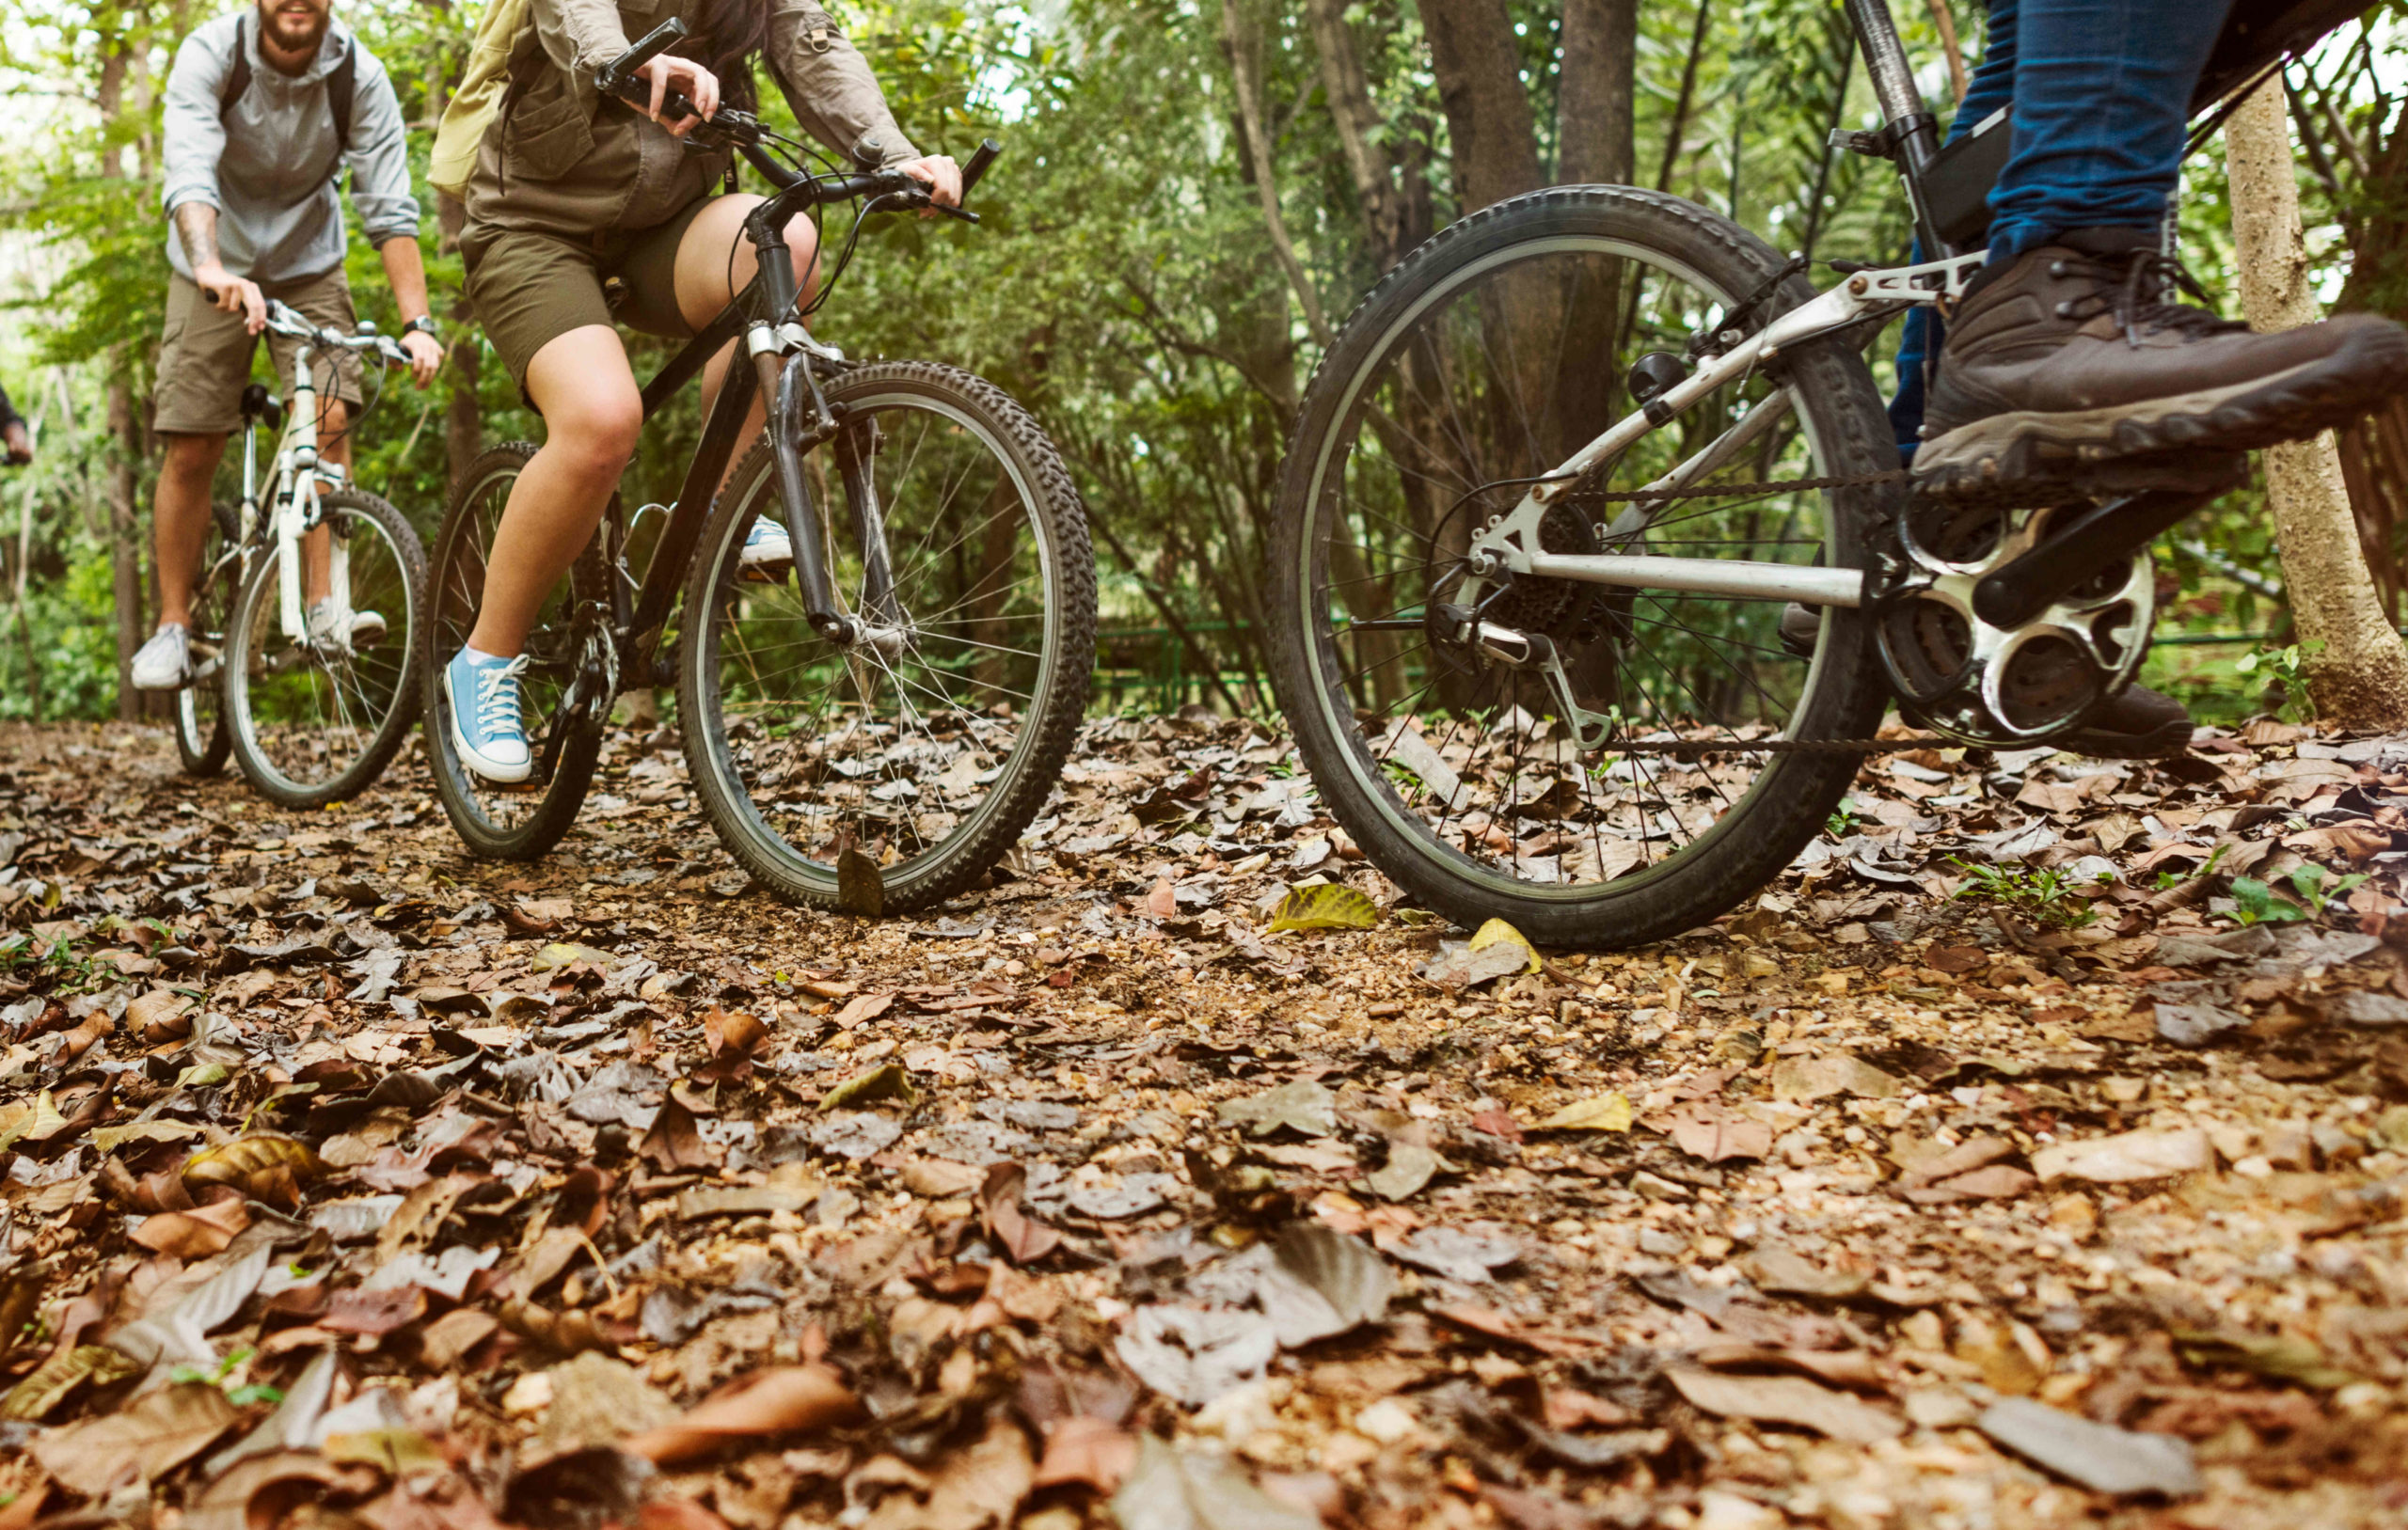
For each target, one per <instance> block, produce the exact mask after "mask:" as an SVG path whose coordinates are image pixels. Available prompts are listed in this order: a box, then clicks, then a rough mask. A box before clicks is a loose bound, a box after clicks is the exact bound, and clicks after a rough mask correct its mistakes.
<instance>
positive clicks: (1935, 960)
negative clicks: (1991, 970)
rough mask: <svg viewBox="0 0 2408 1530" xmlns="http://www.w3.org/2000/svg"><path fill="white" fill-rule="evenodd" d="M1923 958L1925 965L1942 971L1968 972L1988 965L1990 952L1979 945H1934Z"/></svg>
mask: <svg viewBox="0 0 2408 1530" xmlns="http://www.w3.org/2000/svg"><path fill="white" fill-rule="evenodd" d="M1923 959H1924V965H1925V966H1926V967H1931V968H1936V969H1938V970H1941V971H1942V972H1970V971H1972V970H1973V969H1974V968H1976V967H1987V966H1988V965H1989V959H1990V954H1989V953H1988V952H1987V951H1984V950H1983V949H1982V948H1981V947H1979V946H1934V947H1932V948H1931V950H1930V951H1929V952H1927V953H1925V955H1924V958H1923Z"/></svg>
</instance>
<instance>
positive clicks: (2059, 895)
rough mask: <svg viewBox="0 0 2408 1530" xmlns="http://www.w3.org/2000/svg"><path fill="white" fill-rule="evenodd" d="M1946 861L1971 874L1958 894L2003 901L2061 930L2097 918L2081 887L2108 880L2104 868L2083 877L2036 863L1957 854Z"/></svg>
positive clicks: (2097, 913)
mask: <svg viewBox="0 0 2408 1530" xmlns="http://www.w3.org/2000/svg"><path fill="white" fill-rule="evenodd" d="M1948 863H1949V864H1950V865H1952V866H1955V867H1957V868H1958V869H1959V870H1961V871H1963V872H1964V873H1965V875H1966V876H1967V877H1968V878H1970V880H1968V881H1967V882H1966V883H1965V885H1964V886H1963V887H1960V888H1958V889H1957V894H1956V895H1957V897H1960V898H1986V899H1988V900H1989V901H1990V902H1992V903H2003V904H2004V905H2006V906H2007V907H2010V908H2012V909H2014V910H2015V911H2016V912H2017V913H2020V914H2021V915H2022V916H2023V917H2024V918H2026V919H2029V920H2031V921H2032V922H2033V923H2036V924H2049V925H2053V926H2055V927H2056V928H2058V929H2061V930H2078V929H2081V928H2082V927H2083V925H2085V924H2089V923H2092V922H2094V921H2096V920H2097V919H2098V918H2099V912H2098V910H2097V909H2095V908H2093V907H2090V900H2089V899H2087V898H2084V897H2083V896H2082V890H2083V888H2085V887H2089V886H2094V885H2096V884H2097V883H2099V882H2104V881H2108V880H2111V877H2110V875H2109V874H2107V873H2105V872H2101V873H2100V874H2099V875H2098V876H2096V877H2092V878H2084V877H2080V876H2072V875H2067V874H2066V873H2064V872H2061V871H2056V870H2053V869H2044V868H2040V867H2035V866H1977V865H1975V864H1973V863H1972V861H1969V860H1963V859H1961V858H1960V857H1957V856H1950V857H1949V858H1948Z"/></svg>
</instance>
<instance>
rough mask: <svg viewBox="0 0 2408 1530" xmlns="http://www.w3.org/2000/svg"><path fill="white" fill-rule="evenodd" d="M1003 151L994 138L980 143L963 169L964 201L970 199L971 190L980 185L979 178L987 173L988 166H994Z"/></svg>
mask: <svg viewBox="0 0 2408 1530" xmlns="http://www.w3.org/2000/svg"><path fill="white" fill-rule="evenodd" d="M1003 151H1004V146H1003V145H1001V144H999V143H997V142H996V141H995V140H994V139H992V138H987V139H983V140H981V141H980V143H979V145H978V149H977V151H976V152H974V153H973V154H972V155H971V156H970V163H969V164H967V165H965V166H962V167H961V195H962V197H963V199H964V200H967V199H968V198H969V196H970V192H971V188H973V187H974V186H975V185H977V184H978V178H979V177H980V176H982V175H985V174H986V173H987V166H990V165H992V164H994V163H995V159H996V156H997V155H999V154H1001V153H1003Z"/></svg>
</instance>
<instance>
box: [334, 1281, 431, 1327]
mask: <svg viewBox="0 0 2408 1530" xmlns="http://www.w3.org/2000/svg"><path fill="white" fill-rule="evenodd" d="M425 1316H426V1291H425V1288H424V1287H422V1286H396V1287H394V1288H392V1289H390V1290H384V1291H363V1290H361V1289H360V1288H359V1287H357V1286H352V1287H350V1288H348V1289H345V1290H341V1291H337V1292H336V1293H335V1294H334V1295H333V1296H332V1297H330V1298H329V1299H328V1300H327V1301H326V1311H325V1316H324V1317H320V1318H319V1319H318V1326H319V1327H320V1328H323V1329H325V1330H326V1331H327V1332H328V1333H380V1334H381V1333H392V1332H393V1331H394V1330H395V1329H398V1328H406V1327H408V1326H409V1325H410V1324H412V1323H415V1322H417V1321H418V1320H419V1319H420V1318H421V1317H425Z"/></svg>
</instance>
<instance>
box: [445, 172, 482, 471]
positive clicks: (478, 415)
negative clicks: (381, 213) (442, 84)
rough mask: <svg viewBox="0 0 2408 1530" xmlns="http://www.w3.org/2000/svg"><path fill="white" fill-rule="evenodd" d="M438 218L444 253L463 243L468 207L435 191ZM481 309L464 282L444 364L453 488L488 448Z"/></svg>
mask: <svg viewBox="0 0 2408 1530" xmlns="http://www.w3.org/2000/svg"><path fill="white" fill-rule="evenodd" d="M435 215H436V224H437V226H438V227H440V228H441V229H442V230H443V246H442V247H443V253H445V254H447V255H449V254H450V253H451V252H452V251H453V250H455V249H457V248H459V247H460V230H461V229H465V228H467V223H468V209H467V204H466V203H464V202H462V201H461V200H460V198H458V197H453V196H451V195H449V194H447V193H443V192H437V193H436V204H435ZM476 320H477V314H476V308H475V305H473V304H471V303H470V302H469V301H468V292H467V288H466V287H465V286H463V287H462V288H461V290H460V295H459V297H458V298H457V299H456V300H455V301H454V302H453V303H452V348H451V354H450V355H449V356H448V357H447V358H446V359H445V363H444V364H445V366H446V367H447V368H448V369H449V371H451V373H452V396H451V398H450V399H449V400H447V401H446V402H445V403H444V406H443V455H444V459H445V461H447V462H448V463H449V464H450V465H451V468H452V479H451V481H452V487H453V488H454V489H457V488H458V487H459V486H460V481H461V480H462V479H463V478H465V477H466V476H467V471H468V465H469V464H470V463H472V462H475V461H476V460H477V453H478V452H480V451H483V450H484V449H485V428H484V411H483V408H482V407H481V406H480V405H479V404H478V402H477V374H478V373H479V372H480V371H482V370H483V366H484V347H483V346H482V345H479V344H477V343H476V340H475V326H476Z"/></svg>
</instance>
